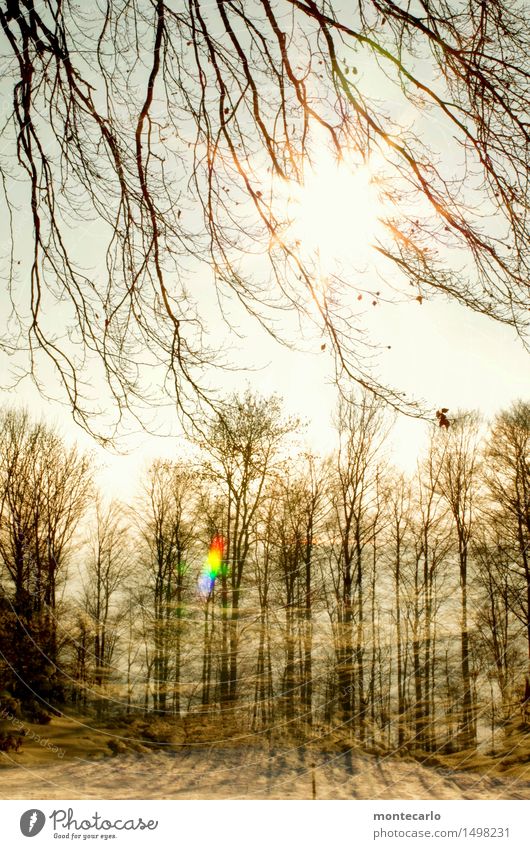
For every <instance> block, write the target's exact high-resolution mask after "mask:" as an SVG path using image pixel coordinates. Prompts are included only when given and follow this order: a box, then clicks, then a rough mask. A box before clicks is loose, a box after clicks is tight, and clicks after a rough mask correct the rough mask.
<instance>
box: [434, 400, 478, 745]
mask: <svg viewBox="0 0 530 849" xmlns="http://www.w3.org/2000/svg"><path fill="white" fill-rule="evenodd" d="M439 454H440V461H441V462H440V467H441V468H440V473H439V477H438V488H439V491H440V492H441V494H442V495H443V497H444V498H445V500H446V501H447V505H448V507H449V511H450V513H451V516H452V520H453V527H454V533H455V536H456V542H457V552H458V570H459V578H460V593H461V608H460V609H461V630H460V637H461V669H462V688H463V694H462V715H461V727H460V742H461V745H462V747H463V748H468V747H472V746H475V745H476V741H477V728H476V707H475V699H474V692H473V682H472V668H471V650H470V640H469V627H470V626H469V600H468V587H469V567H470V563H471V542H472V539H473V536H472V535H473V530H474V523H475V519H476V506H477V505H476V502H477V499H478V495H479V488H480V483H481V480H480V433H479V417H478V415H477V414H476V413H473V412H469V413H460V414H458V415H457V416H456V417H455V419H454V421H453V422H452V423H451V427H450V428H449V429H448V430H447V432H446V434H445V435H444V438H443V439H442V440H441V441H440V445H439Z"/></svg>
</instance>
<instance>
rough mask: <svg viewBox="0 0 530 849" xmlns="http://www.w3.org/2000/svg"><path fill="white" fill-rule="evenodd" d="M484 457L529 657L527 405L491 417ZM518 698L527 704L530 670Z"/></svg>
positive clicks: (529, 414)
mask: <svg viewBox="0 0 530 849" xmlns="http://www.w3.org/2000/svg"><path fill="white" fill-rule="evenodd" d="M487 458H488V465H487V481H488V486H489V489H490V493H491V496H492V499H493V511H492V519H493V521H494V522H495V525H496V527H497V528H498V529H499V531H500V539H501V540H502V543H501V544H502V549H503V551H504V556H503V561H504V562H505V563H506V558H508V563H506V567H507V570H508V578H509V586H510V588H511V591H510V599H511V602H510V604H511V607H512V610H513V611H514V613H515V614H516V616H517V618H518V619H519V621H520V622H522V623H523V625H524V627H525V629H526V633H527V643H528V653H529V658H530V404H528V403H525V402H523V401H517V402H515V403H514V404H512V406H511V407H510V408H509V409H507V410H503V411H502V412H500V413H499V414H498V415H497V416H496V417H495V420H494V422H493V425H492V428H491V434H490V438H489V442H488V449H487ZM503 585H504V581H503V582H501V586H503ZM529 662H530V661H529ZM523 699H524V702H525V703H527V704H528V703H529V702H530V669H529V671H528V672H527V675H526V680H525V688H524V694H523Z"/></svg>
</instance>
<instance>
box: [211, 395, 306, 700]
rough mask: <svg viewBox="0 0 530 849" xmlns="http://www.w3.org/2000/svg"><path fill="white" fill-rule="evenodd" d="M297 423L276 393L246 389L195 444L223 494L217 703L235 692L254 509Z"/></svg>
mask: <svg viewBox="0 0 530 849" xmlns="http://www.w3.org/2000/svg"><path fill="white" fill-rule="evenodd" d="M297 424H298V423H297V421H295V420H291V419H288V418H286V417H285V416H284V414H283V409H282V405H281V402H280V399H279V398H278V397H276V396H272V397H270V398H265V397H260V396H259V395H258V394H256V393H253V392H252V391H250V390H247V391H246V392H245V393H244V394H243V395H241V396H237V395H233V396H231V397H230V398H229V399H228V400H227V401H226V402H225V403H224V404H223V405H222V408H221V410H220V413H219V414H218V415H214V416H213V418H212V419H211V421H210V426H209V429H208V431H207V433H206V435H205V437H204V439H203V440H202V443H201V444H202V448H203V450H204V453H205V464H204V475H205V478H206V479H207V480H209V481H211V484H212V485H213V486H214V487H215V488H216V491H217V493H218V494H219V495H220V496H221V497H222V499H223V515H222V517H219V519H218V521H219V523H220V524H219V528H218V529H219V531H220V533H221V535H222V537H223V540H224V551H223V564H224V567H223V569H222V570H221V572H220V575H219V584H220V587H219V592H220V599H221V608H222V622H221V624H222V631H221V670H220V676H221V677H220V694H221V701H223V702H227V701H234V700H235V699H236V695H237V686H238V653H239V615H240V612H239V608H240V601H241V594H242V590H243V586H242V584H243V576H244V574H245V567H246V565H247V562H248V558H249V553H250V551H251V548H252V547H253V546H254V545H255V544H256V539H257V522H258V517H259V508H260V505H261V502H262V500H263V498H264V495H265V490H266V484H267V480H268V479H269V476H270V475H271V474H272V473H273V472H274V470H275V469H276V468H277V464H278V462H279V460H280V458H281V456H282V450H284V445H285V440H286V438H287V437H288V436H289V435H290V434H291V433H292V432H293V431H294V430H295V429H296V427H297Z"/></svg>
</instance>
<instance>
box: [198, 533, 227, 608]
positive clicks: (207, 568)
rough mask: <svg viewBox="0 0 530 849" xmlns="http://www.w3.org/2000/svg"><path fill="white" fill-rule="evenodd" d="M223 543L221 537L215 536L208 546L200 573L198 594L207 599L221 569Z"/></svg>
mask: <svg viewBox="0 0 530 849" xmlns="http://www.w3.org/2000/svg"><path fill="white" fill-rule="evenodd" d="M224 548H225V541H224V539H223V537H221V536H215V537H214V538H213V540H212V544H211V545H210V550H209V551H208V556H207V558H206V560H205V561H204V566H203V568H202V573H201V576H200V578H199V592H200V593H201V595H203V596H204V597H205V598H208V596H209V595H210V593H211V591H212V590H213V587H214V584H215V580H216V578H217V576H218V575H219V574H220V573H221V571H222V568H223V552H224Z"/></svg>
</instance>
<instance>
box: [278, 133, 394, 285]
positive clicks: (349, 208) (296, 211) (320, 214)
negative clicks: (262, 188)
mask: <svg viewBox="0 0 530 849" xmlns="http://www.w3.org/2000/svg"><path fill="white" fill-rule="evenodd" d="M289 202H290V203H289V217H290V220H291V222H292V223H291V225H290V227H289V234H290V235H291V236H292V237H293V238H294V239H296V240H297V241H299V242H300V248H301V250H302V252H303V253H304V254H305V255H308V254H309V255H314V256H315V257H316V259H317V261H318V263H319V265H320V269H321V274H322V275H323V276H325V275H327V274H332V273H334V272H336V271H337V268H338V267H340V266H341V265H342V264H344V263H347V264H352V265H354V266H355V267H356V268H360V267H362V266H366V265H367V263H369V262H370V260H371V259H373V256H371V255H373V251H372V250H371V244H373V242H374V240H375V238H376V236H377V231H378V229H379V228H380V227H381V226H382V225H381V222H380V220H379V216H381V213H382V202H381V199H380V197H379V195H378V191H377V186H376V184H375V180H374V174H373V170H372V168H371V167H370V165H369V164H360V165H359V164H357V165H355V164H349V163H347V162H346V161H344V160H342V161H340V162H337V160H336V159H334V158H333V156H332V154H331V152H330V151H327V150H326V151H324V152H323V153H321V154H320V155H319V156H318V157H317V158H316V159H315V160H314V162H313V166H312V167H311V168H308V169H307V171H306V174H305V179H304V184H303V185H298V184H297V185H296V186H294V187H292V190H291V191H290V196H289Z"/></svg>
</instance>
